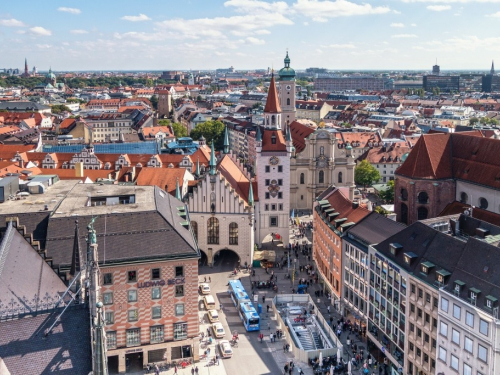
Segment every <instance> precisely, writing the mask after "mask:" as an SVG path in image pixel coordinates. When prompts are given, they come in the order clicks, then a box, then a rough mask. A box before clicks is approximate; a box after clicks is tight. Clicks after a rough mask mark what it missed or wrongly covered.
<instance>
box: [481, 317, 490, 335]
mask: <svg viewBox="0 0 500 375" xmlns="http://www.w3.org/2000/svg"><path fill="white" fill-rule="evenodd" d="M483 323H484V324H486V333H485V332H483V331H484V329H483ZM489 328H490V323H488V322H487V321H486V320H483V319H479V332H481V333H482V334H483V335H485V336H488V334H489V330H490V329H489Z"/></svg>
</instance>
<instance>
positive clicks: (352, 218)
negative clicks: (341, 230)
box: [326, 189, 370, 223]
mask: <svg viewBox="0 0 500 375" xmlns="http://www.w3.org/2000/svg"><path fill="white" fill-rule="evenodd" d="M326 199H327V200H328V202H330V205H331V207H332V208H334V209H335V212H338V213H339V215H338V216H336V219H342V218H347V221H346V223H348V222H354V223H357V222H358V221H360V220H361V219H363V218H364V217H365V216H367V215H369V214H370V211H368V210H367V209H366V208H364V207H361V206H358V207H356V208H354V207H353V204H352V202H351V201H350V200H349V199H348V198H347V197H346V196H345V195H344V194H342V192H341V191H340V190H339V189H335V190H334V192H333V193H332V194H331V195H330V196H329V197H328V198H326Z"/></svg>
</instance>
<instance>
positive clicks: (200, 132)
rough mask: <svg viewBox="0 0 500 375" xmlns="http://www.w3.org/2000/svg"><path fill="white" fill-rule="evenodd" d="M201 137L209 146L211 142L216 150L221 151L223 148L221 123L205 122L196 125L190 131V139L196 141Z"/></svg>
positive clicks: (222, 125) (222, 127)
mask: <svg viewBox="0 0 500 375" xmlns="http://www.w3.org/2000/svg"><path fill="white" fill-rule="evenodd" d="M201 136H204V137H205V139H206V140H207V144H210V143H211V142H212V140H213V141H214V143H215V149H216V150H222V148H223V146H224V124H223V123H222V122H221V121H218V120H216V121H213V120H209V121H205V122H202V123H201V124H198V125H196V128H194V129H193V130H191V138H193V140H194V141H197V140H198V139H199V138H200V137H201Z"/></svg>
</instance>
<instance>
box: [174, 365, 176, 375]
mask: <svg viewBox="0 0 500 375" xmlns="http://www.w3.org/2000/svg"><path fill="white" fill-rule="evenodd" d="M174 374H177V365H175V367H174Z"/></svg>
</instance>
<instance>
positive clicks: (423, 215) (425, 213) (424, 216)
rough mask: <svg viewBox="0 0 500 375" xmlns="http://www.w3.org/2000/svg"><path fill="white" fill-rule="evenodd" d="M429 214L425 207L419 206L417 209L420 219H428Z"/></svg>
mask: <svg viewBox="0 0 500 375" xmlns="http://www.w3.org/2000/svg"><path fill="white" fill-rule="evenodd" d="M428 214H429V211H428V210H427V208H425V207H419V208H418V210H417V219H418V220H425V219H427V216H428Z"/></svg>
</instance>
